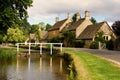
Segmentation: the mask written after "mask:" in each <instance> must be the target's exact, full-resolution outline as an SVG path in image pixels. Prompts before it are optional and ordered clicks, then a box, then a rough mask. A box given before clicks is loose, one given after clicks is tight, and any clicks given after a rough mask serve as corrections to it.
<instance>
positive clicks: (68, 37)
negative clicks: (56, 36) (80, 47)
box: [62, 30, 75, 46]
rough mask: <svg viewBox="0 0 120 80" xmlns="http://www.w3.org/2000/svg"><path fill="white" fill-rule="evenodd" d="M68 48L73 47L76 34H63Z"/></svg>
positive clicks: (69, 32)
mask: <svg viewBox="0 0 120 80" xmlns="http://www.w3.org/2000/svg"><path fill="white" fill-rule="evenodd" d="M62 35H63V38H64V41H65V44H66V46H73V45H74V41H75V34H74V33H73V32H71V31H69V30H65V31H63V32H62Z"/></svg>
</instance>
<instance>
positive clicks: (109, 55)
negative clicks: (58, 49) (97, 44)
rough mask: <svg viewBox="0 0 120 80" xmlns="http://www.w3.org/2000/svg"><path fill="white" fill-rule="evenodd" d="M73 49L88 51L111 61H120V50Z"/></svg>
mask: <svg viewBox="0 0 120 80" xmlns="http://www.w3.org/2000/svg"><path fill="white" fill-rule="evenodd" d="M71 49H74V50H78V51H83V52H88V53H91V54H95V55H97V56H101V57H103V58H106V59H108V60H110V61H113V62H117V63H120V51H112V50H98V49H86V48H71Z"/></svg>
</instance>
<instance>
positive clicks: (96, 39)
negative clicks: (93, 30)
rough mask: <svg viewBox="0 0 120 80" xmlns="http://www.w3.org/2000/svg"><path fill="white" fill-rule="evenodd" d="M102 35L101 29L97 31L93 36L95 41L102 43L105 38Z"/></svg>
mask: <svg viewBox="0 0 120 80" xmlns="http://www.w3.org/2000/svg"><path fill="white" fill-rule="evenodd" d="M103 35H104V32H103V31H101V32H98V33H97V35H96V37H95V41H97V42H102V43H104V42H105V39H104V38H103Z"/></svg>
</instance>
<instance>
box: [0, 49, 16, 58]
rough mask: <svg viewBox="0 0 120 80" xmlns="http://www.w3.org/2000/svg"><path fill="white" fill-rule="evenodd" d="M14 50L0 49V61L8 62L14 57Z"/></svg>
mask: <svg viewBox="0 0 120 80" xmlns="http://www.w3.org/2000/svg"><path fill="white" fill-rule="evenodd" d="M16 54H17V53H16V49H15V48H0V59H4V60H9V59H12V58H14V57H15V56H16Z"/></svg>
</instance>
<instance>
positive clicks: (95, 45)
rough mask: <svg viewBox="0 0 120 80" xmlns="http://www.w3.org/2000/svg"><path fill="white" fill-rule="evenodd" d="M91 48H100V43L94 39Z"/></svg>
mask: <svg viewBox="0 0 120 80" xmlns="http://www.w3.org/2000/svg"><path fill="white" fill-rule="evenodd" d="M89 48H90V49H98V48H99V44H98V42H96V41H94V42H92V43H91V44H90V47H89Z"/></svg>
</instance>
